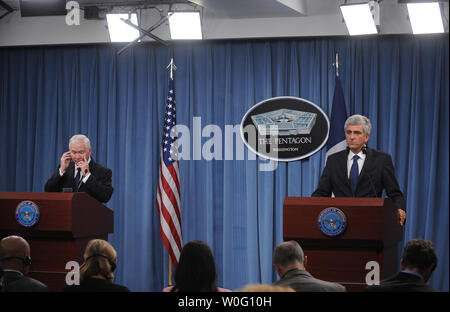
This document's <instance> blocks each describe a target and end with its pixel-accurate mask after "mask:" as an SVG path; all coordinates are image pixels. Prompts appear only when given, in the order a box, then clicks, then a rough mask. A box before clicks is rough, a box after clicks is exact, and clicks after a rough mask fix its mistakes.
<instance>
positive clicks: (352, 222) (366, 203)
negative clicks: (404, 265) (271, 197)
mask: <svg viewBox="0 0 450 312" xmlns="http://www.w3.org/2000/svg"><path fill="white" fill-rule="evenodd" d="M329 207H335V208H338V209H340V210H341V211H342V212H343V213H344V214H345V216H346V219H347V227H346V230H345V231H344V232H343V233H342V234H341V235H339V236H337V237H329V236H326V235H325V234H323V233H322V232H321V231H320V229H319V225H318V223H319V222H318V220H319V215H320V213H321V212H322V211H323V210H324V209H326V208H329ZM283 219H284V224H283V238H284V240H296V241H297V242H299V244H300V246H302V248H303V250H304V252H305V255H306V256H307V257H308V262H307V268H306V269H307V270H308V271H309V272H310V273H311V274H312V275H313V276H314V277H316V278H319V279H322V280H326V281H332V282H337V283H340V284H342V285H344V286H345V287H346V288H347V291H362V290H364V288H365V286H366V282H365V281H366V274H367V273H369V272H370V271H371V270H370V269H366V263H368V262H369V261H377V262H378V263H379V265H380V279H383V278H386V277H388V276H390V275H393V274H395V273H396V272H397V271H398V266H399V263H400V256H399V251H398V247H399V246H398V243H399V242H400V241H401V240H402V237H403V231H402V228H401V227H400V225H399V224H398V221H397V220H398V217H397V208H396V207H395V205H394V204H393V203H392V201H391V200H390V199H386V198H330V197H286V198H285V200H284V207H283Z"/></svg>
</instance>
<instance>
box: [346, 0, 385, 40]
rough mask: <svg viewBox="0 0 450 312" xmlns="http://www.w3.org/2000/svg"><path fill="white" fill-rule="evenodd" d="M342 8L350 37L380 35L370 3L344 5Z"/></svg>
mask: <svg viewBox="0 0 450 312" xmlns="http://www.w3.org/2000/svg"><path fill="white" fill-rule="evenodd" d="M376 5H378V3H376ZM340 8H341V12H342V15H343V16H344V20H345V25H346V26H347V29H348V32H349V34H350V36H358V35H369V34H376V33H378V31H377V27H376V26H375V21H374V19H373V16H372V12H371V10H370V5H369V3H359V4H343V5H341V6H340Z"/></svg>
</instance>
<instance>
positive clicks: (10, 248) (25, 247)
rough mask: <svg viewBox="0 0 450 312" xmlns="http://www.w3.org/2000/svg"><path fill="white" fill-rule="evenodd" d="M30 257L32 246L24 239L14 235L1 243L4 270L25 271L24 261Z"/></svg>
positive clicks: (0, 254) (0, 257) (0, 252)
mask: <svg viewBox="0 0 450 312" xmlns="http://www.w3.org/2000/svg"><path fill="white" fill-rule="evenodd" d="M29 256H30V245H29V244H28V242H27V241H26V240H25V239H23V238H22V237H20V236H14V235H13V236H8V237H5V238H3V239H2V240H1V241H0V259H2V265H3V268H4V269H13V270H19V271H23V267H24V265H23V259H25V257H29ZM21 259H22V260H21Z"/></svg>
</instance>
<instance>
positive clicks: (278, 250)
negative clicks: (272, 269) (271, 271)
mask: <svg viewBox="0 0 450 312" xmlns="http://www.w3.org/2000/svg"><path fill="white" fill-rule="evenodd" d="M303 258H304V253H303V249H302V247H300V245H299V244H298V243H297V242H296V241H294V240H291V241H288V242H283V243H281V244H279V245H278V246H277V247H275V250H274V251H273V264H278V265H280V266H282V267H286V266H288V265H290V264H293V263H295V262H299V263H303Z"/></svg>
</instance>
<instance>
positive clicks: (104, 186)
mask: <svg viewBox="0 0 450 312" xmlns="http://www.w3.org/2000/svg"><path fill="white" fill-rule="evenodd" d="M89 171H90V172H91V176H90V177H89V179H88V180H87V181H86V184H84V183H82V184H81V186H80V188H79V189H78V192H85V193H88V194H89V195H91V196H92V197H94V198H95V199H97V200H98V201H99V202H102V203H106V202H107V201H109V199H110V198H111V195H112V193H113V191H114V188H113V187H112V185H111V176H112V171H111V169H108V168H106V167H103V166H102V165H100V164H97V163H96V162H95V161H94V159H93V158H92V157H91V162H90V163H89ZM74 174H75V164H74V163H73V162H72V161H71V162H70V164H69V167H67V169H66V172H65V173H64V174H63V175H62V176H60V175H59V166H58V168H57V169H56V172H55V174H54V175H53V176H52V177H51V178H50V179H48V181H47V183H45V191H46V192H62V190H63V188H72V189H73V190H74V192H75V191H76V186H75V177H74Z"/></svg>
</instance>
